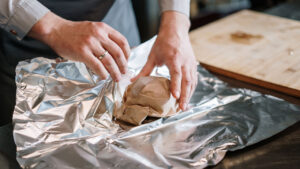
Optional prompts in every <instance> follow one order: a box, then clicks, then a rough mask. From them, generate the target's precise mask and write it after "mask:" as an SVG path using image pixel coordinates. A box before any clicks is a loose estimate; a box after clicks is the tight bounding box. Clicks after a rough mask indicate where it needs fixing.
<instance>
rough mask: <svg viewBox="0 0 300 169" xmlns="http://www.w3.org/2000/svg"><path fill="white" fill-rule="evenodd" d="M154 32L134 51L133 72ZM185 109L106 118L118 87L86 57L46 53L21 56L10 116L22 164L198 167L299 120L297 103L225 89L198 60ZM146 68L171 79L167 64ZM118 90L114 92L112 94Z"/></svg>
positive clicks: (81, 168) (142, 60)
mask: <svg viewBox="0 0 300 169" xmlns="http://www.w3.org/2000/svg"><path fill="white" fill-rule="evenodd" d="M154 41H155V38H153V39H151V40H149V41H148V42H146V43H144V44H142V45H140V46H138V47H137V48H135V49H134V50H133V51H132V55H131V57H130V60H129V70H130V72H131V73H132V75H134V74H137V73H138V72H139V71H140V70H141V68H142V66H143V65H144V64H145V62H146V60H147V56H148V54H149V51H150V49H151V47H152V44H153V42H154ZM198 72H199V74H198V79H199V82H198V86H197V89H196V91H195V93H194V95H193V97H192V99H191V102H190V106H191V107H192V108H191V109H190V110H188V111H185V112H182V113H180V114H178V115H175V116H172V117H168V118H160V119H158V120H155V121H153V122H150V123H147V124H143V125H141V126H137V127H131V128H127V129H124V128H122V127H120V125H119V124H118V123H116V122H115V121H114V120H113V118H112V113H113V110H114V108H115V104H114V103H116V102H117V101H120V100H119V99H120V97H118V95H120V92H122V91H124V90H125V89H124V86H123V88H122V85H119V84H117V85H116V84H114V83H113V82H112V80H111V79H107V80H102V81H100V80H99V79H98V77H97V76H95V75H94V74H93V73H92V72H91V71H89V70H88V69H87V68H86V67H85V65H84V64H82V63H78V62H70V61H69V62H58V63H57V62H56V61H54V60H49V59H45V58H36V59H33V60H31V61H25V62H20V63H19V65H18V66H17V69H16V73H17V74H16V84H17V100H16V106H15V111H14V115H13V121H14V124H15V126H14V139H15V142H16V145H17V160H18V162H19V163H20V165H21V166H22V167H23V168H38V169H40V168H57V169H64V168H78V169H91V168H122V169H123V168H130V169H135V168H143V169H144V168H204V167H206V166H209V165H215V164H217V163H218V162H220V161H221V160H222V158H223V157H224V156H225V154H226V152H227V151H234V150H237V149H242V148H244V147H245V146H248V145H251V144H254V143H257V142H259V141H261V140H263V139H266V138H268V137H271V136H272V135H274V134H276V133H278V132H280V131H282V130H284V129H285V128H287V127H288V126H290V125H292V124H294V123H296V122H297V121H299V120H300V107H299V106H296V105H293V104H290V103H288V102H286V101H284V100H281V99H279V98H276V97H273V96H270V95H263V94H260V93H258V92H255V91H251V90H247V89H239V88H230V87H228V86H227V85H226V83H224V82H222V81H220V80H219V79H217V78H216V77H214V76H213V75H211V74H210V73H209V72H207V71H206V70H205V69H203V68H202V67H201V66H199V67H198ZM152 75H154V76H155V75H156V76H164V77H168V78H169V72H168V69H167V68H166V67H165V66H163V67H160V68H156V69H155V70H154V71H153V73H152ZM118 93H119V94H118Z"/></svg>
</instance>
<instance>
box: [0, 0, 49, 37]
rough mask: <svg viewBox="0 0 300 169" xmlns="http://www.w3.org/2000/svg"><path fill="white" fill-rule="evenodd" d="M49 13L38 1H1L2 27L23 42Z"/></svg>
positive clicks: (0, 19)
mask: <svg viewBox="0 0 300 169" xmlns="http://www.w3.org/2000/svg"><path fill="white" fill-rule="evenodd" d="M48 11H49V9H48V8H46V7H45V6H44V5H42V4H41V3H40V2H38V1H37V0H0V27H1V28H2V29H4V30H6V31H8V32H10V33H12V34H13V35H15V36H16V38H17V39H19V40H21V39H22V38H23V37H24V36H25V35H26V34H27V33H28V32H29V31H30V29H31V28H32V26H33V25H34V24H35V23H36V22H37V21H38V20H39V19H41V18H42V17H43V16H44V15H45V14H46V13H47V12H48Z"/></svg>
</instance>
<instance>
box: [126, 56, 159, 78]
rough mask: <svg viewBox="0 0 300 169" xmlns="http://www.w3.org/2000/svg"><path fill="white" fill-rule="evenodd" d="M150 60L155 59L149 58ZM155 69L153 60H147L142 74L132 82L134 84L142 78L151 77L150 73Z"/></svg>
mask: <svg viewBox="0 0 300 169" xmlns="http://www.w3.org/2000/svg"><path fill="white" fill-rule="evenodd" d="M150 55H151V54H150ZM149 58H153V57H150V56H149ZM154 67H155V63H154V61H153V59H149V60H147V63H146V64H145V66H144V67H143V69H142V70H141V72H140V73H139V74H138V75H137V76H135V77H134V78H132V79H131V81H132V82H134V81H136V80H137V79H138V78H140V77H143V76H149V75H150V73H151V72H152V70H153V69H154Z"/></svg>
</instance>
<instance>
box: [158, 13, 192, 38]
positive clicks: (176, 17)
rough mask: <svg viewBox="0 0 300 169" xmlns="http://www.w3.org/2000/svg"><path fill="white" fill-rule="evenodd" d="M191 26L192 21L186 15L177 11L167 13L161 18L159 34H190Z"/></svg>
mask: <svg viewBox="0 0 300 169" xmlns="http://www.w3.org/2000/svg"><path fill="white" fill-rule="evenodd" d="M190 25H191V24H190V20H189V18H188V17H187V16H186V15H184V14H182V13H179V12H175V11H165V12H163V14H162V16H161V23H160V27H159V34H160V33H164V32H169V33H177V32H180V33H187V34H188V32H189V29H190Z"/></svg>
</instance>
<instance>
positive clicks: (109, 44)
mask: <svg viewBox="0 0 300 169" xmlns="http://www.w3.org/2000/svg"><path fill="white" fill-rule="evenodd" d="M102 46H103V47H104V48H105V49H109V51H108V52H109V53H110V54H111V55H112V57H113V58H114V60H115V62H116V63H117V65H118V67H119V70H120V71H121V72H122V73H123V74H125V73H126V72H127V60H126V58H125V55H124V53H123V51H122V49H121V48H120V47H119V46H118V45H117V44H116V43H115V42H113V41H111V40H107V41H105V42H104V43H102Z"/></svg>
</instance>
